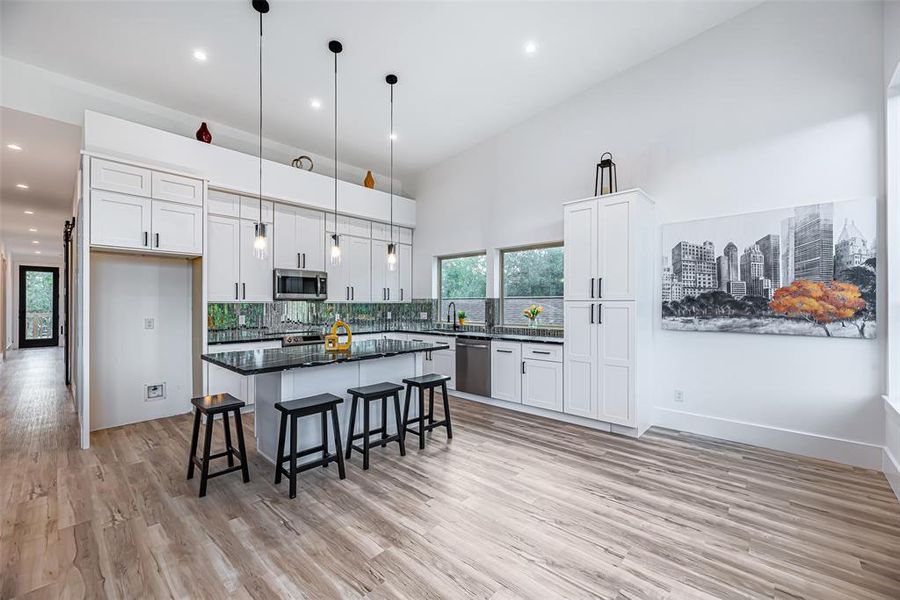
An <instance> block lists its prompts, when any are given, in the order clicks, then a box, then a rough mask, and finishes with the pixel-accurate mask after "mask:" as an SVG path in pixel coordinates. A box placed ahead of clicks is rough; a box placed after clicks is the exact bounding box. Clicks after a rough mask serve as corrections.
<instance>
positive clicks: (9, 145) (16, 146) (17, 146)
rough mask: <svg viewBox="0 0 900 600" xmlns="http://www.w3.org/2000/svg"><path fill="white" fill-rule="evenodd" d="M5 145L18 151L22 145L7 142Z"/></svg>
mask: <svg viewBox="0 0 900 600" xmlns="http://www.w3.org/2000/svg"><path fill="white" fill-rule="evenodd" d="M6 147H7V148H9V149H10V150H15V151H16V152H18V151H19V150H21V149H22V146H20V145H18V144H7V145H6Z"/></svg>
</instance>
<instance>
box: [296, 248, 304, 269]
mask: <svg viewBox="0 0 900 600" xmlns="http://www.w3.org/2000/svg"><path fill="white" fill-rule="evenodd" d="M297 268H298V269H302V268H303V258H302V257H301V256H300V253H299V252H298V253H297Z"/></svg>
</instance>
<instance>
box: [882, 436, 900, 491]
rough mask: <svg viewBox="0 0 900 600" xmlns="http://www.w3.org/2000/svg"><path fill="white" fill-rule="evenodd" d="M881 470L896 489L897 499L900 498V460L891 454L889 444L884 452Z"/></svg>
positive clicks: (892, 487)
mask: <svg viewBox="0 0 900 600" xmlns="http://www.w3.org/2000/svg"><path fill="white" fill-rule="evenodd" d="M881 471H882V472H883V473H884V476H885V477H886V478H887V480H888V483H889V484H890V485H891V489H893V490H894V494H895V495H896V496H897V500H900V461H898V460H897V459H896V458H895V457H894V455H893V454H891V451H890V450H889V449H888V448H887V446H885V447H884V449H883V452H882V459H881Z"/></svg>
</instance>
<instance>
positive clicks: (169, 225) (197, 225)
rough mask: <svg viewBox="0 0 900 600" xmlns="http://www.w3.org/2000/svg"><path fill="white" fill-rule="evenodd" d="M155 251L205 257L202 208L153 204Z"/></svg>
mask: <svg viewBox="0 0 900 600" xmlns="http://www.w3.org/2000/svg"><path fill="white" fill-rule="evenodd" d="M151 214H152V223H151V224H152V228H151V231H152V237H151V243H152V245H153V249H155V250H164V251H169V252H178V253H181V254H196V255H200V254H203V207H202V206H193V205H190V204H180V203H178V202H166V201H164V200H156V199H154V200H153V204H152V210H151Z"/></svg>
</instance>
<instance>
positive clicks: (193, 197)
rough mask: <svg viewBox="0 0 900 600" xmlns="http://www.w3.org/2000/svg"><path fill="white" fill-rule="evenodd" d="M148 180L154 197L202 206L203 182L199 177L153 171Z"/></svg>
mask: <svg viewBox="0 0 900 600" xmlns="http://www.w3.org/2000/svg"><path fill="white" fill-rule="evenodd" d="M150 181H151V190H152V195H153V198H155V199H159V200H168V201H170V202H182V203H184V204H193V205H194V206H203V182H202V181H200V180H199V179H193V178H191V177H183V176H181V175H173V174H171V173H160V172H158V171H154V172H153V175H152V176H151V178H150Z"/></svg>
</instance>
